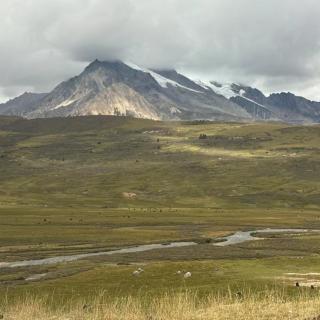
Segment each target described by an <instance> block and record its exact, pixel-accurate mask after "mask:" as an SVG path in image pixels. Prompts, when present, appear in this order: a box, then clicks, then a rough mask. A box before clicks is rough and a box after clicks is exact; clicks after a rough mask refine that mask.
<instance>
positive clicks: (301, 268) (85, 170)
mask: <svg viewBox="0 0 320 320" xmlns="http://www.w3.org/2000/svg"><path fill="white" fill-rule="evenodd" d="M319 151H320V126H318V125H315V126H293V125H286V124H282V123H218V122H201V121H199V122H189V123H188V122H186V123H175V122H155V121H149V120H137V119H131V118H125V117H102V116H101V117H100V116H97V117H80V118H65V119H36V120H23V119H19V118H11V117H1V118H0V294H1V297H2V298H3V300H5V301H7V303H8V305H11V306H12V308H13V307H14V301H16V299H19V298H20V299H21V298H22V297H26V299H28V297H35V303H38V304H40V305H42V302H41V301H38V300H37V299H39V298H38V297H43V296H50V297H54V298H52V299H51V300H50V301H55V304H59V303H60V302H61V301H65V299H69V298H70V299H75V300H77V299H83V300H87V299H89V300H92V299H94V297H96V296H97V295H99V293H101V292H103V295H104V296H106V297H107V298H108V299H109V300H110V297H111V298H114V299H115V298H117V299H128V297H131V298H130V299H133V301H134V302H133V303H134V305H135V306H137V304H139V303H141V301H140V300H143V301H144V300H152V299H157V297H160V296H163V295H165V294H172V295H173V296H175V297H176V295H177V294H180V293H181V291H185V290H187V292H189V293H190V294H189V296H190V297H189V298H188V299H192V295H193V294H197V296H199V297H202V299H204V297H212V299H211V301H215V300H214V299H218V298H219V296H221V295H222V296H225V295H227V294H230V292H231V296H233V295H234V294H236V293H238V292H243V291H244V290H249V291H250V292H254V293H255V294H261V293H267V292H269V291H270V290H273V291H274V292H278V293H279V292H281V294H283V295H284V296H285V297H290V299H291V298H292V299H300V298H299V297H300V295H301V294H303V297H304V298H303V299H304V300H303V301H302V302H301V301H300V302H301V303H302V304H308V302H307V301H309V300H308V299H311V300H312V299H314V295H315V294H316V293H318V289H317V287H318V285H319V283H320V263H319V262H320V256H319V253H320V232H319V233H318V232H311V231H310V232H306V233H297V234H291V233H290V232H287V233H281V234H277V233H272V232H270V233H268V234H263V236H262V235H258V237H260V240H257V241H250V242H244V243H241V244H236V245H233V246H228V247H218V246H215V245H214V243H215V242H216V241H220V240H221V237H224V236H226V235H230V234H232V233H234V232H237V231H240V230H242V231H246V230H259V229H263V228H299V229H300V228H301V229H308V230H320V211H319V207H320V161H319V160H320V152H319ZM175 241H194V242H196V243H197V245H195V246H190V247H181V248H164V249H161V250H151V251H148V252H136V253H125V254H116V255H101V256H94V257H90V258H85V259H80V260H77V261H72V262H66V263H57V264H50V265H39V266H29V267H15V268H8V267H4V265H3V264H2V263H5V262H15V261H24V260H33V259H44V258H49V257H56V256H65V255H68V256H69V255H76V254H82V253H95V252H104V251H108V250H114V249H119V248H126V247H131V246H136V245H142V244H161V243H169V242H175ZM137 268H143V269H144V273H142V274H141V275H139V276H138V277H134V276H133V275H132V273H133V272H134V271H135V270H136V269H137ZM178 271H182V272H187V271H188V272H191V273H192V277H191V278H189V279H184V278H183V276H181V275H179V274H177V272H178ZM296 282H299V283H301V287H300V288H296V287H295V284H296ZM311 285H313V286H314V287H315V289H311ZM146 297H147V298H146ZM137 299H138V300H137ZM252 299H254V298H253V297H252V298H248V299H247V300H246V301H247V302H248V303H249V304H250V303H252V301H253V300H252ZM263 299H266V298H263ZM263 299H262V300H263ZM268 299H269V298H268ZM288 299H289V298H288ZM311 300H310V301H311ZM59 301H60V302H59ZM110 301H111V302H110V303H112V299H111V300H110ZM139 301H140V302H139ZM250 301H251V302H250ZM11 302H12V303H11ZM269 302H270V301H269ZM269 302H268V303H269ZM214 303H216V302H212V304H214ZM262 303H263V301H262ZM290 303H292V302H290V301H288V304H290ZM314 303H315V302H314ZM317 303H318V302H317ZM310 304H311V302H310ZM28 305H32V304H31V303H28ZM209 305H210V303H209ZM236 305H238V302H236ZM316 305H317V304H316ZM8 308H9V309H10V307H9V306H7V307H3V309H8ZM208 308H209V307H208ZM210 308H211V307H210ZM245 308H247V307H245ZM288 308H289V307H288ZM40 309H41V308H40ZM138 309H139V308H138V307H137V310H138ZM196 309H197V308H196ZM139 310H140V309H139ZM197 310H198V309H197ZM286 310H287V309H286ZM8 312H9V311H8ZM70 312H75V311H70ZM139 312H140V311H139ZM224 312H226V311H224ZM286 312H287V311H286ZM308 316H309V314H308ZM315 316H316V315H315ZM69 318H70V319H73V318H72V317H71V316H70V317H69ZM114 318H116V317H114ZM158 318H159V319H166V318H165V317H162V318H161V317H160V316H159V317H158ZM158 318H155V319H158ZM189 318H190V319H196V318H195V317H194V318H192V316H190V317H189ZM189 318H186V319H189ZM211 318H212V319H224V318H223V317H220V318H214V317H213V316H212V317H211ZM211 318H210V317H209V316H207V318H204V317H203V319H211ZM237 318H238V319H242V318H241V317H240V316H238V317H237ZM17 319H20V318H18V317H17ZM21 319H23V318H21ZM34 319H36V317H34ZM48 319H49V318H48ZM88 319H91V318H88ZM92 319H100V318H99V317H98V316H97V317H96V318H92ZM110 319H113V318H112V317H111V316H110ZM117 319H118V318H117ZM126 319H129V318H126ZM132 319H135V318H134V317H133V318H132ZM137 319H138V318H137ZM139 319H140V318H139ZM141 319H144V318H143V317H142V316H141ZM146 319H147V318H146ZM171 319H175V318H174V317H171ZM177 319H178V318H177ZM179 319H180V318H179ZM199 319H202V318H201V317H200V318H199ZM225 319H229V318H227V317H226V318H225ZM243 319H251V318H243ZM252 319H253V318H252ZM261 319H262V318H261ZM266 319H273V318H272V317H271V316H270V317H269V318H266ZM274 319H277V318H274ZM279 319H280V318H279ZM281 319H284V318H281ZM288 319H289V318H288ZM290 319H291V318H290ZM292 319H300V318H297V317H296V318H294V317H292ZM301 319H302V318H301Z"/></svg>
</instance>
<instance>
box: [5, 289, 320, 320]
mask: <svg viewBox="0 0 320 320" xmlns="http://www.w3.org/2000/svg"><path fill="white" fill-rule="evenodd" d="M52 302H53V301H52V300H50V298H31V297H28V298H24V299H21V300H20V301H16V302H15V303H14V304H9V303H8V302H7V301H6V300H5V299H4V300H3V301H1V304H0V313H1V315H2V316H3V319H4V320H6V319H8V320H9V319H10V320H197V319H201V320H211V319H212V320H257V319H259V320H264V319H266V320H273V319H279V320H280V319H281V320H283V319H306V320H309V319H310V320H313V319H317V320H318V319H320V317H319V318H318V316H320V295H318V294H317V293H316V292H315V294H314V295H313V296H307V295H303V294H301V295H300V296H299V297H295V298H288V297H285V296H284V295H281V294H279V293H275V292H269V293H267V294H264V295H263V296H257V295H254V294H250V293H249V294H245V295H243V296H242V295H238V296H234V295H231V294H230V295H229V296H220V297H219V296H218V297H217V296H215V297H206V298H204V299H203V298H201V299H199V298H198V297H197V296H196V295H195V294H192V293H182V294H176V295H164V296H162V297H160V298H157V299H156V298H152V299H147V300H144V299H137V298H132V297H127V298H115V299H114V300H110V299H105V298H104V297H103V296H102V295H101V296H99V297H97V298H95V299H93V300H92V302H91V303H88V302H83V301H77V302H76V301H71V302H70V301H69V302H67V303H65V304H61V305H60V306H55V307H52V305H53V304H52Z"/></svg>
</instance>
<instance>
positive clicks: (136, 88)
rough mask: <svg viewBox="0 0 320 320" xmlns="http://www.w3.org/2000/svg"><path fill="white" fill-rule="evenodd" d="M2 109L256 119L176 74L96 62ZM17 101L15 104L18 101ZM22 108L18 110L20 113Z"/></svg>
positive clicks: (30, 114) (35, 113) (36, 113)
mask: <svg viewBox="0 0 320 320" xmlns="http://www.w3.org/2000/svg"><path fill="white" fill-rule="evenodd" d="M23 98H26V97H24V96H21V97H19V98H18V99H19V104H16V105H13V104H12V103H11V102H10V103H7V104H4V105H1V106H0V113H1V114H19V115H22V116H24V117H26V118H41V117H57V116H61V117H67V116H81V115H125V116H133V117H137V118H149V119H154V120H194V119H210V120H240V119H246V120H251V116H250V115H249V114H248V112H247V111H246V110H244V109H243V108H242V107H240V106H238V105H237V104H235V103H233V102H232V101H229V100H228V99H226V98H224V97H222V96H220V95H217V94H216V93H215V92H213V91H212V90H208V89H204V88H203V87H201V86H199V85H198V84H196V83H195V82H193V81H192V80H190V79H188V78H186V77H184V76H182V75H180V74H178V73H177V72H175V71H172V70H171V71H170V70H165V71H155V70H148V69H142V68H140V67H138V66H136V65H134V64H132V63H124V62H120V61H115V62H110V61H104V62H102V61H98V60H96V61H94V62H92V63H91V64H90V65H89V66H88V67H87V68H86V69H85V70H84V71H83V72H82V73H81V74H80V75H78V76H76V77H74V78H72V79H70V80H68V81H65V82H62V83H61V84H59V85H58V86H57V87H56V88H55V89H54V90H53V91H51V92H50V93H48V94H46V95H45V96H41V99H39V100H36V101H34V103H33V104H31V106H30V103H29V101H26V103H25V104H23V103H21V101H20V100H23ZM13 101H14V100H13ZM17 110H18V111H17Z"/></svg>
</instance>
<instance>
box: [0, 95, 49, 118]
mask: <svg viewBox="0 0 320 320" xmlns="http://www.w3.org/2000/svg"><path fill="white" fill-rule="evenodd" d="M46 95H47V94H46V93H30V92H25V93H24V94H22V95H21V96H19V97H17V98H14V99H12V100H9V101H8V102H6V103H2V104H0V114H3V115H8V116H11V115H15V116H23V115H24V114H26V113H28V112H31V111H32V110H33V108H35V107H36V106H37V105H38V104H39V103H40V101H41V100H42V99H43V98H44V97H45V96H46Z"/></svg>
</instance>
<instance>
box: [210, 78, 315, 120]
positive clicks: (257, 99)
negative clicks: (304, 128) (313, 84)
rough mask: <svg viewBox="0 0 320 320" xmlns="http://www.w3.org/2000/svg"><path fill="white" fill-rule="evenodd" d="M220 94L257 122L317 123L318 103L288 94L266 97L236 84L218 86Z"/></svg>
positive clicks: (259, 92) (253, 89) (254, 90)
mask: <svg viewBox="0 0 320 320" xmlns="http://www.w3.org/2000/svg"><path fill="white" fill-rule="evenodd" d="M215 86H217V87H218V89H217V90H216V92H220V93H221V94H223V95H224V96H225V97H227V98H229V99H230V100H231V101H232V102H234V103H236V104H238V105H239V106H241V107H243V108H244V109H245V110H246V111H247V112H248V113H250V114H251V115H252V116H253V117H254V118H255V119H257V120H280V121H284V122H289V123H319V122H320V102H315V101H310V100H308V99H306V98H303V97H299V96H296V95H294V94H292V93H290V92H287V93H285V92H282V93H273V94H271V95H269V96H268V97H267V96H265V95H264V94H263V93H262V92H261V91H260V90H258V89H256V88H251V87H247V86H242V85H238V84H231V85H220V84H217V83H215Z"/></svg>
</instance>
